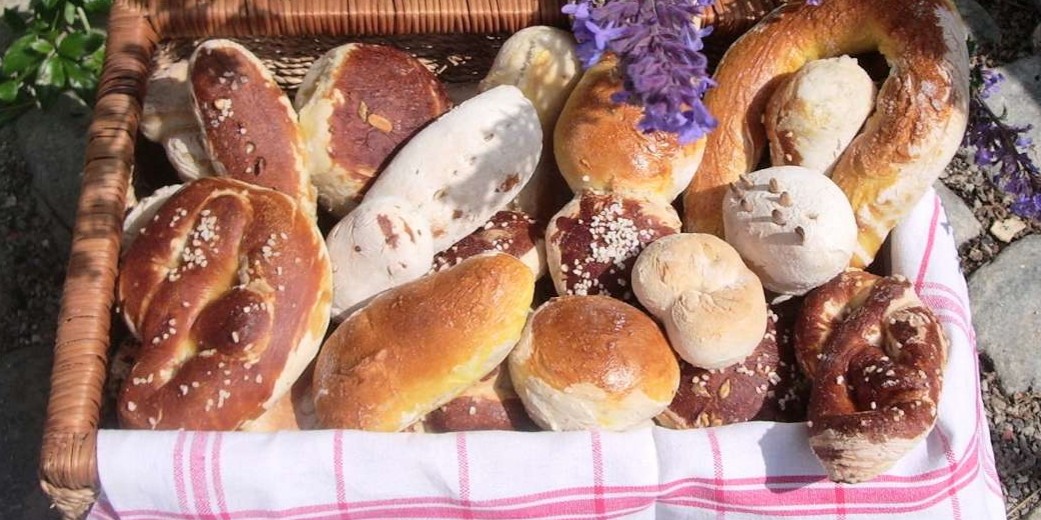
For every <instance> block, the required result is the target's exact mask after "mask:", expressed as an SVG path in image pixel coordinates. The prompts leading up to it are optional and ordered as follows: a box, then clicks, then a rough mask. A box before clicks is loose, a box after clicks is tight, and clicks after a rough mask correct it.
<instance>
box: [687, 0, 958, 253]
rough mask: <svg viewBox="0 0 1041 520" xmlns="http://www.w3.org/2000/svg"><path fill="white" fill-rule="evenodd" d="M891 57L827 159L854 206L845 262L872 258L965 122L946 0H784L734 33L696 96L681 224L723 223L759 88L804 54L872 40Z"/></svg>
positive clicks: (757, 133) (754, 156)
mask: <svg viewBox="0 0 1041 520" xmlns="http://www.w3.org/2000/svg"><path fill="white" fill-rule="evenodd" d="M876 49H877V50H878V51H879V52H881V53H882V54H883V55H884V56H885V58H886V61H887V62H888V63H889V65H890V73H889V78H888V79H886V81H885V83H884V84H883V85H882V87H881V89H880V90H879V95H878V99H877V102H876V104H875V112H874V115H872V116H871V117H870V118H869V119H868V121H867V123H865V125H864V130H863V132H861V134H860V135H859V136H858V137H857V138H856V139H854V140H853V142H852V143H851V144H850V145H849V147H848V148H847V149H846V152H845V153H844V154H843V155H842V157H841V158H840V159H839V161H838V163H837V164H836V165H835V167H834V169H833V170H832V174H831V178H832V180H834V181H835V183H836V184H837V185H838V186H839V188H841V189H842V191H843V192H844V193H845V194H846V197H847V198H848V199H849V201H850V205H851V206H852V207H853V213H854V215H856V217H857V226H858V246H857V250H856V251H855V252H854V255H853V261H852V264H853V266H854V267H865V266H867V265H868V264H870V263H871V261H872V260H873V259H874V257H875V254H876V253H877V252H878V249H879V247H881V245H882V242H883V241H884V240H885V238H886V236H887V235H888V233H889V231H890V230H891V229H892V228H893V227H894V226H895V225H896V223H897V222H898V221H899V220H900V219H901V218H903V217H904V216H905V215H906V214H907V212H908V211H910V209H911V208H912V207H913V206H914V203H915V202H916V201H917V200H918V199H920V198H921V197H922V195H923V194H924V193H925V191H926V189H928V188H929V186H931V185H932V184H933V182H934V181H935V180H936V178H937V177H938V176H939V175H940V173H941V172H942V171H943V169H944V167H945V166H946V165H947V163H948V162H950V160H951V158H952V157H953V156H954V154H955V152H957V150H958V146H959V145H960V144H961V141H962V137H963V136H964V134H965V125H966V122H967V119H968V104H969V60H968V52H967V49H966V46H965V27H964V24H963V22H962V21H961V19H960V17H959V15H958V11H957V9H956V8H955V6H954V4H953V3H952V2H950V0H872V1H870V2H865V1H863V0H827V1H824V2H821V3H820V5H809V3H807V2H788V3H786V4H785V5H784V6H782V7H780V8H778V9H777V10H775V11H774V12H773V13H771V14H770V15H768V16H767V17H766V18H764V19H763V20H762V21H761V22H759V24H757V25H756V26H755V27H754V28H752V29H751V30H750V31H748V32H747V33H745V35H744V36H742V37H741V38H740V39H739V40H738V41H737V42H735V43H734V45H733V46H731V47H730V49H729V50H728V51H727V53H726V55H725V56H724V57H723V59H722V60H721V61H720V63H719V65H718V66H717V68H716V72H715V75H714V79H715V81H716V82H717V86H716V87H715V88H713V89H710V90H709V91H708V92H707V93H706V95H705V106H706V107H707V108H708V110H709V111H710V112H711V113H712V114H713V115H714V116H715V117H716V119H717V120H718V126H717V127H716V129H715V130H714V131H713V132H712V133H710V134H709V136H708V144H707V148H706V152H705V157H704V160H703V161H702V163H701V166H700V168H699V169H698V173H697V175H695V176H694V180H693V181H692V182H691V184H690V188H689V189H688V190H687V192H686V194H685V196H684V199H683V206H684V219H683V220H684V229H685V230H686V231H691V232H698V233H712V234H715V235H717V236H722V234H723V217H722V213H721V211H720V208H721V205H722V201H723V197H724V196H725V193H726V189H727V184H728V183H731V182H735V181H737V180H738V176H739V175H741V174H744V173H747V172H750V171H752V170H754V169H755V168H756V167H757V166H758V165H759V162H760V158H761V156H762V152H763V150H764V149H765V147H766V144H767V142H766V133H765V131H764V128H763V124H762V116H763V112H764V110H765V108H766V104H767V102H768V100H769V99H770V95H771V94H772V93H773V91H774V89H776V88H777V86H778V85H779V83H780V81H781V80H782V79H783V78H784V77H785V76H786V75H788V74H792V73H794V72H796V71H797V70H799V68H800V67H802V66H803V65H805V64H806V63H807V62H809V61H812V60H815V59H820V58H827V57H831V56H838V55H842V54H851V53H860V52H867V51H872V50H876Z"/></svg>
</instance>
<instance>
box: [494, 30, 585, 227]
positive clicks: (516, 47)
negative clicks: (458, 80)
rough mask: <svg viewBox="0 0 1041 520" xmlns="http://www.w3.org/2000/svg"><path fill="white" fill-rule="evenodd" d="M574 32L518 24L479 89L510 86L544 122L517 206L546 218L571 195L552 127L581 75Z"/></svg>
mask: <svg viewBox="0 0 1041 520" xmlns="http://www.w3.org/2000/svg"><path fill="white" fill-rule="evenodd" d="M581 72H582V62H581V60H579V59H578V53H577V52H576V49H575V38H574V36H573V35H572V34H571V33H570V32H568V31H565V30H562V29H558V28H556V27H547V26H534V27H527V28H525V29H521V30H520V31H517V32H515V33H513V35H512V36H510V37H509V38H507V39H506V41H505V42H503V45H502V47H501V48H500V49H499V53H498V54H497V55H496V56H495V61H494V62H493V63H492V67H491V69H489V71H488V74H487V75H486V76H485V77H484V79H483V80H481V83H480V85H479V87H478V88H479V89H480V90H481V91H485V90H488V89H490V88H492V87H496V86H499V85H513V86H515V87H517V88H519V89H521V92H523V93H524V96H525V97H527V98H528V99H529V100H530V101H531V102H532V104H533V105H535V110H536V111H537V112H538V114H539V121H541V122H542V139H543V146H542V158H541V160H540V161H539V164H538V167H536V168H535V173H534V175H532V178H531V181H530V182H528V184H527V185H525V186H524V189H522V190H521V192H520V193H519V194H518V195H517V199H516V200H515V201H514V202H515V204H516V207H517V208H518V209H520V210H521V211H524V212H525V213H528V214H529V215H532V216H533V217H535V218H536V220H538V221H539V222H542V223H545V222H547V221H548V220H549V218H550V217H551V216H552V215H553V214H554V213H556V212H557V211H559V210H560V208H561V207H563V206H564V204H566V203H567V201H568V200H569V199H570V198H571V197H570V194H568V190H567V184H566V183H565V182H564V179H563V177H561V176H560V171H559V170H558V169H557V161H556V157H555V156H554V153H553V128H554V127H555V126H556V124H557V118H558V117H560V111H561V110H562V109H563V108H564V103H565V102H566V101H567V98H568V96H570V95H571V91H572V90H574V88H575V85H576V84H578V80H579V78H580V77H581Z"/></svg>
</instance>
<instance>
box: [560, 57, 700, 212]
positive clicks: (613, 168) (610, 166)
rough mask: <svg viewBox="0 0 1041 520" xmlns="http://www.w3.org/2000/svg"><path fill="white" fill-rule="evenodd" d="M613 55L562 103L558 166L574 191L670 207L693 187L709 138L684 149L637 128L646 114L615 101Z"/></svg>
mask: <svg viewBox="0 0 1041 520" xmlns="http://www.w3.org/2000/svg"><path fill="white" fill-rule="evenodd" d="M617 64H618V61H617V59H615V58H614V57H613V55H608V56H605V57H604V58H603V59H602V60H600V62H599V63H597V64H596V65H594V66H593V67H592V68H590V69H589V70H587V71H586V72H585V74H584V75H583V76H582V79H581V80H580V81H579V83H578V85H577V86H576V87H575V90H574V91H573V92H572V93H571V96H570V97H569V98H568V100H567V104H566V105H564V111H563V112H562V113H561V114H560V119H559V120H558V121H557V126H556V129H555V133H554V135H553V141H554V149H555V151H556V157H557V165H558V166H559V167H560V173H561V174H562V175H563V176H564V179H565V180H567V183H568V185H569V186H571V189H572V191H574V192H575V193H579V192H581V191H583V190H598V191H605V192H614V193H618V194H624V195H626V196H631V197H645V198H647V199H650V200H654V201H656V202H658V203H661V204H670V203H671V202H672V201H673V200H674V199H675V198H676V196H677V195H679V194H680V193H681V192H682V191H683V190H684V189H686V187H687V185H688V184H689V183H690V180H691V178H692V177H693V176H694V172H695V171H696V170H697V169H698V165H699V164H700V163H701V157H702V155H703V154H704V152H705V139H699V140H698V141H696V142H694V143H691V144H688V145H680V144H679V141H678V137H677V136H676V134H674V133H670V132H651V133H645V132H643V131H642V130H640V129H639V128H637V123H638V122H639V121H640V119H641V118H643V110H642V109H641V108H640V107H638V106H635V105H630V104H626V103H617V102H615V101H613V100H612V99H611V98H612V96H613V95H614V94H615V93H617V92H618V91H619V90H621V89H622V79H621V76H620V74H619V72H618V70H617Z"/></svg>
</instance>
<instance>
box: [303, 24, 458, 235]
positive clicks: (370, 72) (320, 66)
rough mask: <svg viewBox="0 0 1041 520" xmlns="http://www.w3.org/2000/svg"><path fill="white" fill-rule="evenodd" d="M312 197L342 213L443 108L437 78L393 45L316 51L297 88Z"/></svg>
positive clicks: (445, 100) (444, 94)
mask: <svg viewBox="0 0 1041 520" xmlns="http://www.w3.org/2000/svg"><path fill="white" fill-rule="evenodd" d="M295 105H296V108H297V109H298V110H299V111H300V128H301V130H302V131H303V137H304V140H305V142H306V143H307V144H308V146H309V147H310V150H309V151H310V157H311V164H312V168H313V170H312V175H313V178H314V184H315V186H316V187H317V188H318V203H319V205H321V206H322V207H323V208H325V209H327V210H329V211H330V212H331V213H332V214H333V215H334V216H336V217H343V216H344V215H346V214H347V213H348V212H349V211H350V210H351V209H353V208H354V207H355V206H357V205H358V203H359V202H361V199H362V195H364V194H365V190H366V189H368V187H369V186H370V185H371V184H372V182H373V180H375V178H376V176H377V175H379V173H380V171H381V170H382V168H383V167H384V166H385V165H386V163H387V161H388V158H389V157H390V156H391V155H392V154H393V153H394V151H396V150H397V149H398V147H399V146H400V145H401V143H403V142H404V141H406V140H407V139H408V138H409V137H411V136H412V135H413V134H414V133H415V132H416V131H418V130H419V129H420V128H422V127H423V126H424V125H426V124H427V123H428V122H430V121H432V120H433V119H435V118H437V117H438V116H440V115H441V114H443V113H444V112H446V111H447V110H448V109H449V108H450V107H451V103H450V102H449V100H448V94H447V92H445V88H444V86H443V85H442V84H441V81H440V80H438V79H437V76H435V75H434V74H433V73H432V72H430V70H428V69H427V68H426V67H425V66H423V63H422V62H420V61H419V60H418V59H416V58H413V57H412V56H411V55H409V54H408V53H406V52H404V51H401V50H398V49H396V48H394V47H388V46H385V45H371V44H363V43H348V44H346V45H341V46H340V47H337V48H335V49H333V50H331V51H329V52H327V53H326V54H325V55H324V56H322V57H321V58H320V59H319V60H318V61H315V64H314V65H313V66H312V67H311V69H310V70H309V71H308V73H307V76H306V77H305V78H304V81H303V83H302V84H301V85H300V90H298V91H297V96H296V101H295Z"/></svg>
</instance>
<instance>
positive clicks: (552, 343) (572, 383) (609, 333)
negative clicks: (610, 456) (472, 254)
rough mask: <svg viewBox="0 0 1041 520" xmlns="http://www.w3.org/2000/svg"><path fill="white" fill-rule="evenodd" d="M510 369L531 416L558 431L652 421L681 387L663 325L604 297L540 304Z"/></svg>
mask: <svg viewBox="0 0 1041 520" xmlns="http://www.w3.org/2000/svg"><path fill="white" fill-rule="evenodd" d="M509 366H510V376H511V377H512V379H513V384H514V388H516V390H517V393H518V394H519V395H520V397H521V400H522V401H523V402H524V407H525V409H526V410H527V411H528V414H529V415H530V416H531V418H532V419H534V420H535V422H536V423H537V424H538V425H539V426H541V427H543V428H545V429H548V430H555V431H561V430H583V429H590V428H601V429H605V430H615V431H621V430H627V429H630V428H633V427H636V426H640V425H643V424H647V422H648V421H649V420H650V419H651V418H653V417H654V416H656V415H658V414H659V413H661V412H662V411H663V410H664V409H665V407H666V406H668V404H669V402H671V401H672V398H673V396H674V395H675V394H676V388H677V386H678V385H679V365H678V364H677V362H676V357H675V355H674V354H673V353H672V350H671V349H670V348H669V343H668V341H666V340H665V336H663V335H662V333H661V330H659V329H658V325H657V324H655V323H654V321H653V320H651V319H650V318H649V317H647V315H645V314H643V313H642V312H640V311H639V310H637V309H636V308H635V307H632V306H630V305H626V304H625V303H622V302H620V301H618V300H616V299H614V298H609V297H607V296H562V297H559V298H554V299H552V300H550V301H548V302H546V303H544V304H542V305H541V306H540V307H539V308H538V309H537V310H536V311H535V312H534V313H533V314H532V315H531V317H530V318H529V319H528V323H527V325H526V326H525V327H524V335H523V337H522V338H521V340H520V343H518V344H517V347H516V348H515V349H514V350H513V352H512V353H510V358H509Z"/></svg>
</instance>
